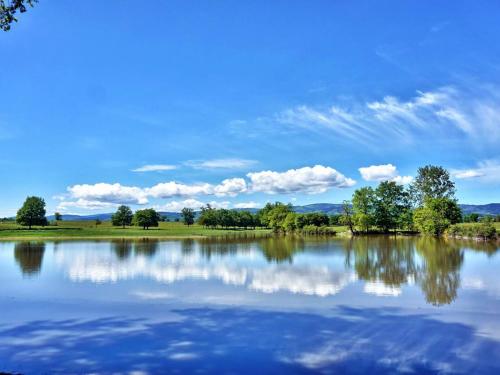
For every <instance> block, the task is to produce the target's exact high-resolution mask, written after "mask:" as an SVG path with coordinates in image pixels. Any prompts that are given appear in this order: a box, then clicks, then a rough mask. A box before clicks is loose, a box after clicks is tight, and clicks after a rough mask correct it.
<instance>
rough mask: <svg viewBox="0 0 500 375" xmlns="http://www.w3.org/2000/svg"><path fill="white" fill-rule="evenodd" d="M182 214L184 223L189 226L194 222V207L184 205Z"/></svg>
mask: <svg viewBox="0 0 500 375" xmlns="http://www.w3.org/2000/svg"><path fill="white" fill-rule="evenodd" d="M181 215H182V220H183V221H184V224H186V225H187V226H190V225H192V224H194V211H193V209H192V208H187V207H184V208H183V209H182V211H181Z"/></svg>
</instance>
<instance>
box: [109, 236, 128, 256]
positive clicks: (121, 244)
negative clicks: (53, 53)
mask: <svg viewBox="0 0 500 375" xmlns="http://www.w3.org/2000/svg"><path fill="white" fill-rule="evenodd" d="M132 244H133V241H129V240H125V239H120V240H114V241H112V242H111V247H112V249H113V251H114V253H115V254H116V256H117V257H118V259H127V258H129V257H130V254H132Z"/></svg>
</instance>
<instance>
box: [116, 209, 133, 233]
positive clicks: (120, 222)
mask: <svg viewBox="0 0 500 375" xmlns="http://www.w3.org/2000/svg"><path fill="white" fill-rule="evenodd" d="M133 217H134V214H133V213H132V210H131V209H130V207H128V206H123V205H122V206H120V207H118V210H116V212H115V213H114V214H113V215H112V216H111V223H112V224H113V225H114V226H121V227H122V228H125V226H127V225H131V224H132V218H133Z"/></svg>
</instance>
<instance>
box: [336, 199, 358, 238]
mask: <svg viewBox="0 0 500 375" xmlns="http://www.w3.org/2000/svg"><path fill="white" fill-rule="evenodd" d="M353 215H354V212H353V210H352V206H351V202H349V201H344V202H342V215H341V216H340V220H339V221H340V223H341V224H342V225H346V226H347V227H348V228H349V231H350V232H351V234H355V233H356V230H355V228H354V225H355V223H354V218H353Z"/></svg>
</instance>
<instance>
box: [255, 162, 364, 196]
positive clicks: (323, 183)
mask: <svg viewBox="0 0 500 375" xmlns="http://www.w3.org/2000/svg"><path fill="white" fill-rule="evenodd" d="M247 176H248V177H249V178H250V180H251V190H252V191H253V192H264V193H267V194H287V193H306V194H319V193H324V192H325V191H327V190H329V189H331V188H333V187H339V188H344V187H350V186H353V185H354V184H355V183H356V182H355V181H354V180H353V179H351V178H348V177H345V176H344V175H343V174H341V173H339V172H337V171H336V170H335V169H333V168H331V167H324V166H322V165H315V166H314V167H303V168H298V169H290V170H288V171H286V172H274V171H262V172H255V173H248V174H247Z"/></svg>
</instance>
